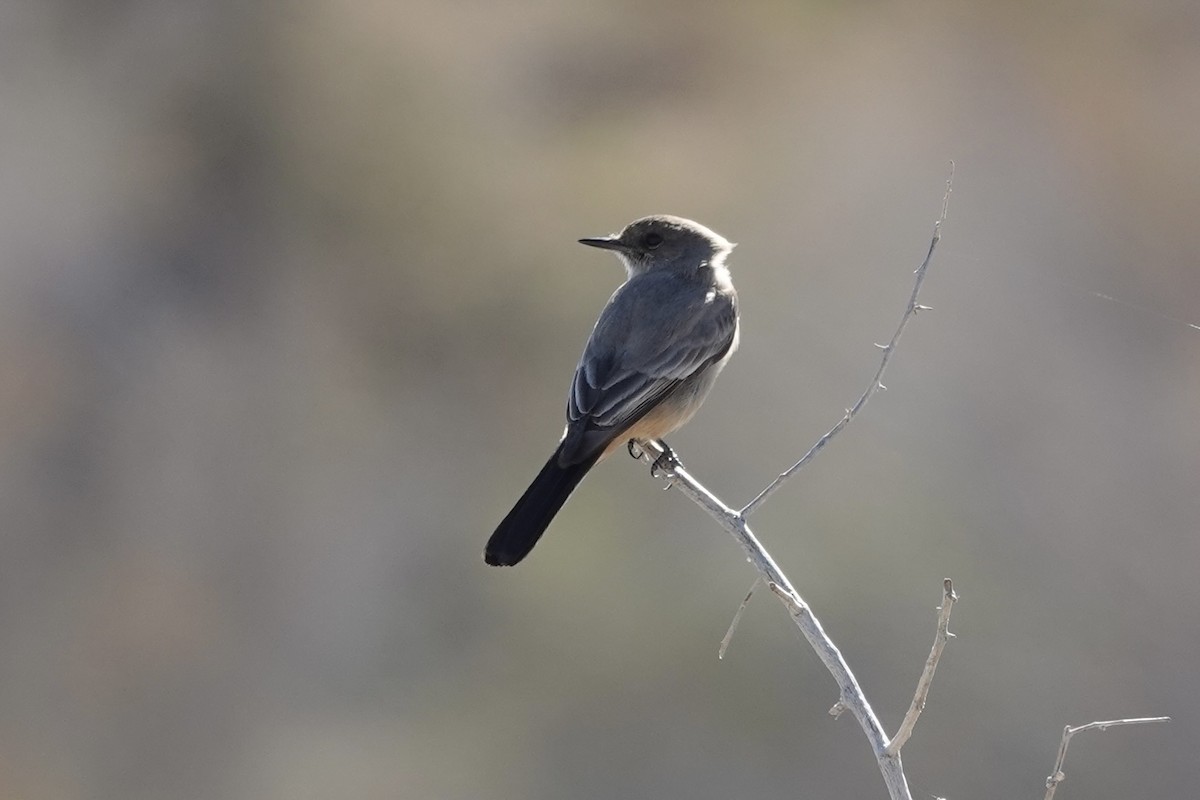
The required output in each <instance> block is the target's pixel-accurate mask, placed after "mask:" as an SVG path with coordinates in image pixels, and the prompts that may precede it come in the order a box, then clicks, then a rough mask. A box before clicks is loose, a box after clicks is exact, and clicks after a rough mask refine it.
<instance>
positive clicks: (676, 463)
mask: <svg viewBox="0 0 1200 800" xmlns="http://www.w3.org/2000/svg"><path fill="white" fill-rule="evenodd" d="M655 444H657V445H658V446H659V448H661V449H662V453H660V454H659V456H658V458H656V459H654V463H653V464H651V465H650V474H651V475H652V476H654V477H655V478H657V477H658V475H659V473H660V472H661V473H666V472H667V471H669V470H674V469H675V468H676V467H682V466H683V464H682V463H681V462H680V460H679V458H678V457H677V456H676V455H675V451H674V450H672V449H671V447H670V445H668V444H667V443H666V442H664V441H663V440H662V439H659V440H657V441H656V442H655Z"/></svg>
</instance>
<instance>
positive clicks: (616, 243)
mask: <svg viewBox="0 0 1200 800" xmlns="http://www.w3.org/2000/svg"><path fill="white" fill-rule="evenodd" d="M579 243H580V244H586V245H587V246H588V247H599V248H600V249H601V250H624V249H625V244H624V243H623V242H622V241H621V240H620V239H619V238H618V237H616V236H603V237H601V238H599V239H580V240H579Z"/></svg>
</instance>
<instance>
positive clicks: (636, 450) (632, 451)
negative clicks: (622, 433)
mask: <svg viewBox="0 0 1200 800" xmlns="http://www.w3.org/2000/svg"><path fill="white" fill-rule="evenodd" d="M625 447H626V449H627V450H629V455H630V456H631V457H632V458H633V459H634V460H635V461H641V460H642V456H644V455H646V451H645V450H643V449H642V446H641V445H640V444H638V440H637V439H630V440H629V441H628V442H627V443H626V445H625Z"/></svg>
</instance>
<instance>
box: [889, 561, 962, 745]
mask: <svg viewBox="0 0 1200 800" xmlns="http://www.w3.org/2000/svg"><path fill="white" fill-rule="evenodd" d="M957 600H958V595H957V594H955V592H954V583H953V582H952V581H951V580H950V579H949V578H946V580H945V581H943V582H942V604H941V606H939V607H938V624H937V633H936V634H935V635H934V637H933V649H931V650H930V651H929V658H927V659H925V669H924V670H923V671H922V672H921V678H920V680H918V681H917V691H916V694H914V695H913V699H912V704H911V705H910V706H909V707H908V713H907V714H905V715H904V720H903V721H902V722H901V723H900V728H899V730H897V731H896V735H895V736H893V737H892V741H891V743H889V744H888V748H887V749H888V752H889V753H891V754H893V755H894V754H896V753H899V752H900V748H901V747H904V743H905V742H907V741H908V739H909V737H910V736H912V732H913V729H914V728H916V727H917V719H919V718H920V716H921V712H922V711H924V710H925V699H926V698H927V697H928V696H929V687H930V686H932V685H933V673H935V672H937V666H938V661H940V660H941V658H942V650H944V649H945V647H946V640H947V639H949V638H951V637H952V636H954V634H953V633H950V631H949V626H950V611H951V610H952V609H953V608H954V603H955V601H957Z"/></svg>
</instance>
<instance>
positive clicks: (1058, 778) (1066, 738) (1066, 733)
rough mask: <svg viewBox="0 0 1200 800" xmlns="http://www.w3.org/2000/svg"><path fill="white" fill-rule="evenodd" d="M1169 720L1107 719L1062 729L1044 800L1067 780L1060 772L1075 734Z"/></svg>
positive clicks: (1048, 798)
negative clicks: (1056, 756)
mask: <svg viewBox="0 0 1200 800" xmlns="http://www.w3.org/2000/svg"><path fill="white" fill-rule="evenodd" d="M1170 719H1171V718H1170V717H1136V718H1131V719H1108V720H1103V721H1100V722H1089V723H1088V724H1086V725H1076V726H1075V727H1071V726H1070V725H1068V726H1067V727H1065V728H1063V735H1062V741H1061V742H1060V743H1059V745H1058V758H1056V759H1055V760H1054V771H1053V772H1051V773H1050V777H1049V778H1046V797H1045V800H1051V799H1052V798H1053V797H1054V790H1055V789H1057V788H1058V785H1059V784H1060V783H1062V782H1063V781H1064V780H1066V778H1067V776H1066V774H1065V773H1064V772H1063V771H1062V768H1063V762H1064V761H1066V760H1067V745H1068V744H1070V743H1071V737H1072V736H1074V735H1075V734H1077V733H1082V732H1083V731H1093V730H1096V731H1104V730H1108V729H1109V728H1113V727H1116V726H1117V725H1147V724H1149V723H1151V722H1169V721H1170Z"/></svg>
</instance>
